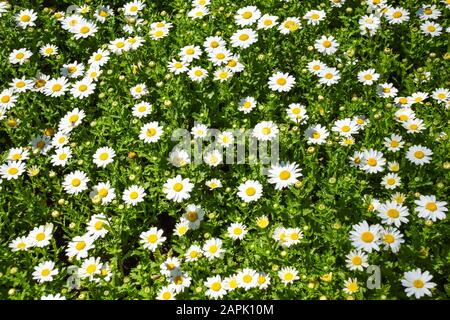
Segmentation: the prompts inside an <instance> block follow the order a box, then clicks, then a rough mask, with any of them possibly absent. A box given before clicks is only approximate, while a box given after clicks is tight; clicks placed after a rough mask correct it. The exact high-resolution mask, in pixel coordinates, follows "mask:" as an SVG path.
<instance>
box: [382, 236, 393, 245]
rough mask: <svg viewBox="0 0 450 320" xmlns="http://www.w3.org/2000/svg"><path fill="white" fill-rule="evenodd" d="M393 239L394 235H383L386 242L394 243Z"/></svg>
mask: <svg viewBox="0 0 450 320" xmlns="http://www.w3.org/2000/svg"><path fill="white" fill-rule="evenodd" d="M394 241H395V238H394V236H393V235H392V234H385V235H384V242H386V243H388V244H391V243H394Z"/></svg>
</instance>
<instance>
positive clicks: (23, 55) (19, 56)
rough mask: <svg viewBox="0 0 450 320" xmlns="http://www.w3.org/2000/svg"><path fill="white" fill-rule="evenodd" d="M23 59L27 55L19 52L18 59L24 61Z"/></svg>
mask: <svg viewBox="0 0 450 320" xmlns="http://www.w3.org/2000/svg"><path fill="white" fill-rule="evenodd" d="M23 57H25V54H24V53H22V52H19V53H18V54H16V59H19V60H20V59H23Z"/></svg>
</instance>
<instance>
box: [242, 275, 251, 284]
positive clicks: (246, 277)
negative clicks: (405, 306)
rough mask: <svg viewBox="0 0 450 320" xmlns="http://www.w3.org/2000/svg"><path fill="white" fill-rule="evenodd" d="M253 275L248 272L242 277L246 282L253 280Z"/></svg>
mask: <svg viewBox="0 0 450 320" xmlns="http://www.w3.org/2000/svg"><path fill="white" fill-rule="evenodd" d="M252 279H253V278H252V276H251V275H248V274H246V275H245V276H244V277H243V278H242V280H243V281H244V282H245V283H250V282H251V281H252Z"/></svg>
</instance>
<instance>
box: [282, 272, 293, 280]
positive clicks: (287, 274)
mask: <svg viewBox="0 0 450 320" xmlns="http://www.w3.org/2000/svg"><path fill="white" fill-rule="evenodd" d="M293 279H294V275H293V274H292V273H290V272H288V273H286V274H285V275H284V280H286V281H291V280H293Z"/></svg>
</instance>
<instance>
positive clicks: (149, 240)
mask: <svg viewBox="0 0 450 320" xmlns="http://www.w3.org/2000/svg"><path fill="white" fill-rule="evenodd" d="M157 240H158V236H157V235H156V234H151V235H149V236H148V237H147V241H148V242H150V243H155V242H156V241H157Z"/></svg>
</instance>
